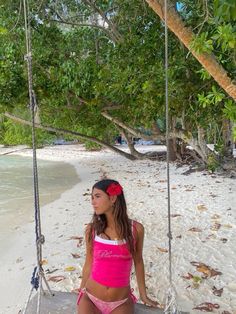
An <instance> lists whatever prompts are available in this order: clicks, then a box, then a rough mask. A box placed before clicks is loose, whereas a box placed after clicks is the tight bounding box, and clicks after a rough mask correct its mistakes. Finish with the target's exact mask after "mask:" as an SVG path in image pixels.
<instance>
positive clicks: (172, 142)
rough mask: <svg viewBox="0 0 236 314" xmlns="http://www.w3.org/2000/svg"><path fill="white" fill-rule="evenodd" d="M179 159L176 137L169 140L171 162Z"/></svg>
mask: <svg viewBox="0 0 236 314" xmlns="http://www.w3.org/2000/svg"><path fill="white" fill-rule="evenodd" d="M176 159H177V146H176V137H174V138H171V139H169V160H170V161H175V160H176Z"/></svg>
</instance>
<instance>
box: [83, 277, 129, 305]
mask: <svg viewBox="0 0 236 314" xmlns="http://www.w3.org/2000/svg"><path fill="white" fill-rule="evenodd" d="M85 288H86V290H87V291H88V292H89V293H91V294H92V295H93V296H95V297H96V298H98V299H100V300H103V301H106V302H112V301H119V300H123V299H125V298H128V296H129V292H130V286H128V287H120V288H113V287H107V286H103V285H101V284H100V283H98V282H96V281H95V280H93V279H92V278H89V279H88V281H87V282H86V285H85Z"/></svg>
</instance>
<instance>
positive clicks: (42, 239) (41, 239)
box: [37, 234, 45, 245]
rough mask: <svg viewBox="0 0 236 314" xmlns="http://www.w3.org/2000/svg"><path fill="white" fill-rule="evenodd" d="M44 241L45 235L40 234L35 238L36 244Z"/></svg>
mask: <svg viewBox="0 0 236 314" xmlns="http://www.w3.org/2000/svg"><path fill="white" fill-rule="evenodd" d="M44 242H45V236H44V235H43V234H41V235H40V236H39V237H38V239H37V245H40V244H44Z"/></svg>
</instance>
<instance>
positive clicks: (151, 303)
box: [141, 296, 164, 309]
mask: <svg viewBox="0 0 236 314" xmlns="http://www.w3.org/2000/svg"><path fill="white" fill-rule="evenodd" d="M141 300H142V301H143V303H144V304H145V305H148V306H152V307H157V308H160V309H163V308H164V305H162V304H160V303H159V302H156V301H153V300H151V299H149V298H148V297H147V296H143V297H141Z"/></svg>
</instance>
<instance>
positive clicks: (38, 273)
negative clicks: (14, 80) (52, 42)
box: [23, 0, 53, 314]
mask: <svg viewBox="0 0 236 314" xmlns="http://www.w3.org/2000/svg"><path fill="white" fill-rule="evenodd" d="M23 6H24V21H25V41H26V55H25V61H26V63H27V75H28V87H29V102H30V103H29V104H30V111H31V121H32V148H33V149H32V150H33V188H34V213H35V214H34V217H35V235H36V253H37V266H35V268H34V271H33V274H32V278H31V285H32V288H31V291H30V294H29V298H28V300H27V304H26V307H25V310H24V312H23V313H25V312H26V310H27V307H28V304H29V302H30V299H31V296H32V293H33V290H34V289H35V290H36V291H38V300H37V312H36V313H37V314H40V301H41V294H42V291H43V286H42V281H44V282H45V285H46V287H47V289H48V291H49V292H50V294H51V295H53V293H52V292H51V290H50V287H49V285H48V283H47V280H46V278H45V275H44V270H43V267H42V245H43V243H44V242H45V238H44V236H43V235H42V233H41V215H40V205H39V187H38V167H37V155H36V137H35V113H36V110H37V102H36V96H35V93H34V91H33V73H32V47H31V29H30V16H29V12H30V11H29V3H28V0H23ZM43 292H44V291H43Z"/></svg>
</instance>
